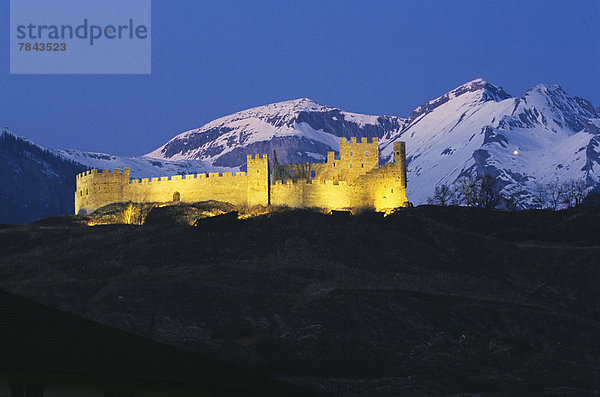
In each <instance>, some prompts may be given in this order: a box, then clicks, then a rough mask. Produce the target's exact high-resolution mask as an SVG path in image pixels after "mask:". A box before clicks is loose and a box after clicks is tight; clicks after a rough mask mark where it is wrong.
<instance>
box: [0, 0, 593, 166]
mask: <svg viewBox="0 0 600 397" xmlns="http://www.w3.org/2000/svg"><path fill="white" fill-rule="evenodd" d="M8 3H9V2H8V1H6V0H5V1H2V2H1V3H0V15H2V16H3V18H2V19H1V20H0V34H1V37H3V39H2V40H0V54H1V55H2V56H1V57H0V126H2V127H8V128H10V129H11V130H12V131H14V132H15V133H17V134H19V135H22V136H26V137H28V138H30V139H32V140H34V141H36V142H39V143H40V144H42V145H45V146H47V147H52V148H76V149H81V150H89V151H99V152H106V153H112V154H117V155H140V154H144V153H147V152H149V151H151V150H153V149H155V148H156V147H158V146H160V145H162V144H163V143H164V142H166V141H167V140H168V139H170V138H171V137H173V136H174V135H176V134H178V133H181V132H183V131H185V130H188V129H192V128H197V127H200V126H201V125H203V124H205V123H207V122H209V121H211V120H213V119H215V118H217V117H221V116H224V115H227V114H231V113H233V112H236V111H239V110H243V109H246V108H249V107H253V106H258V105H264V104H267V103H272V102H277V101H282V100H287V99H294V98H300V97H308V98H311V99H314V100H316V101H317V102H319V103H322V104H324V105H330V106H336V107H339V108H341V109H344V110H347V111H351V112H357V113H367V114H391V115H398V116H403V117H406V116H408V115H409V114H410V112H411V111H412V109H413V108H415V107H417V106H419V105H421V104H422V103H423V102H426V101H428V100H430V99H433V98H435V97H437V96H439V95H442V94H444V93H445V92H447V91H449V90H451V89H452V88H454V87H456V86H458V85H460V84H463V83H465V82H467V81H469V80H472V79H475V78H478V77H481V78H484V79H485V80H487V81H489V82H491V83H493V84H495V85H499V86H502V87H504V89H505V90H506V91H507V92H508V93H510V94H511V95H513V96H519V95H522V94H523V93H524V92H525V91H526V90H527V89H528V88H531V87H533V86H534V85H536V84H538V83H548V84H559V85H561V86H562V87H563V89H564V90H565V91H567V93H569V94H570V95H573V96H580V97H583V98H586V99H588V100H590V101H592V103H593V104H594V105H595V106H600V78H599V77H598V71H599V70H600V40H599V39H598V37H599V27H600V1H597V0H592V1H585V0H578V1H528V2H523V1H443V2H442V1H410V2H409V1H399V0H398V1H391V0H390V1H350V0H346V1H323V0H321V1H311V0H302V1H292V0H290V1H275V0H272V1H252V0H247V1H241V0H240V1H211V2H206V1H198V0H177V1H172V0H153V1H152V74H151V75H10V74H9V57H8V54H9V48H8V37H9V5H8Z"/></svg>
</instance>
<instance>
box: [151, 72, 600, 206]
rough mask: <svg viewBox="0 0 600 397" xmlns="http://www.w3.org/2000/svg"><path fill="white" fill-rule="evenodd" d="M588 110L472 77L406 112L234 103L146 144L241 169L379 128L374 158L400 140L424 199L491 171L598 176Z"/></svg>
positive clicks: (518, 186) (503, 175) (304, 158)
mask: <svg viewBox="0 0 600 397" xmlns="http://www.w3.org/2000/svg"><path fill="white" fill-rule="evenodd" d="M599 117H600V115H599V114H598V111H597V110H596V109H594V107H593V106H592V104H591V103H590V102H588V101H586V100H584V99H582V98H578V97H570V96H569V95H567V94H566V93H565V92H564V91H563V90H562V89H561V88H560V87H559V86H555V85H552V86H545V85H542V84H540V85H538V86H536V87H534V88H532V89H531V90H529V91H527V92H526V93H525V95H523V96H521V97H518V98H513V97H511V95H509V94H508V93H506V92H505V91H504V90H503V89H502V88H501V87H496V86H494V85H492V84H490V83H488V82H486V81H483V80H482V79H476V80H473V81H470V82H468V83H466V84H463V85H461V86H459V87H457V88H455V89H454V90H452V91H450V92H448V93H446V94H444V95H442V96H440V97H439V98H437V99H434V100H432V101H429V102H427V103H425V104H424V105H422V106H419V107H418V108H417V109H415V110H414V111H413V112H412V114H411V115H410V116H409V117H408V118H407V119H404V118H401V117H395V116H369V115H362V114H355V113H348V112H345V111H342V110H340V109H336V108H332V107H327V106H323V105H320V104H318V103H316V102H314V101H311V100H310V99H307V98H302V99H297V100H292V101H286V102H279V103H274V104H271V105H266V106H260V107H256V108H252V109H248V110H244V111H241V112H238V113H235V114H232V115H230V116H226V117H222V118H220V119H217V120H215V121H212V122H210V123H208V124H206V125H204V126H202V127H200V128H198V129H194V130H190V131H187V132H184V133H182V134H180V135H177V136H176V137H174V138H173V139H171V140H170V141H169V142H167V143H166V144H164V145H163V146H161V147H160V148H158V149H156V150H154V151H153V152H151V153H149V154H147V155H146V156H145V157H150V158H153V159H157V160H161V161H164V160H178V161H183V160H186V161H190V160H199V161H202V162H203V164H204V165H205V166H207V167H210V166H213V167H215V166H221V167H232V168H239V169H244V165H245V159H246V155H247V154H252V153H272V151H273V149H275V150H277V153H278V158H279V161H280V162H281V163H290V162H294V163H299V162H315V161H322V160H323V159H324V158H325V155H326V153H327V151H330V150H333V151H337V149H338V137H340V136H346V137H349V136H357V137H374V136H377V137H379V138H380V142H381V162H382V163H385V162H386V161H388V160H389V159H390V158H391V149H392V145H391V143H392V142H393V141H395V140H403V141H406V142H407V156H408V180H409V183H408V192H407V195H408V197H409V199H410V200H411V201H412V202H413V203H415V204H421V203H424V202H426V200H427V198H428V197H430V196H431V195H432V194H433V190H434V188H435V186H436V185H438V184H442V183H444V184H448V185H452V184H453V183H454V182H456V180H457V179H458V178H459V177H461V176H465V175H472V176H475V175H483V174H485V173H488V174H491V175H493V176H495V177H496V178H498V181H499V185H500V186H501V187H502V188H503V190H504V192H505V193H514V192H516V191H517V190H518V191H524V192H525V194H524V197H522V198H523V199H524V201H525V202H527V201H528V200H529V199H530V198H529V197H528V195H527V192H532V191H533V189H534V184H535V182H539V183H541V184H545V183H548V182H549V181H554V180H556V179H558V180H560V181H564V180H569V179H585V180H586V181H587V183H588V185H589V186H595V185H597V184H598V182H599V181H600V168H599V167H600V166H599V165H598V163H599V161H600V158H599V154H598V152H599V151H600V137H599V133H598V126H599V125H600V121H599V119H598V118H599Z"/></svg>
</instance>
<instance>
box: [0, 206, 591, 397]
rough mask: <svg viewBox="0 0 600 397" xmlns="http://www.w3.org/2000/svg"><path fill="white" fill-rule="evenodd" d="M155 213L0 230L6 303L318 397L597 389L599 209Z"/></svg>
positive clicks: (174, 209)
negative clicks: (140, 221)
mask: <svg viewBox="0 0 600 397" xmlns="http://www.w3.org/2000/svg"><path fill="white" fill-rule="evenodd" d="M159 210H161V216H154V221H153V222H148V224H147V225H144V226H132V225H104V226H95V227H87V226H82V225H77V224H76V222H73V221H72V220H74V219H77V217H67V218H55V219H53V220H52V219H50V220H46V221H45V222H43V223H38V224H34V225H29V226H21V227H15V226H13V227H4V228H0V280H1V281H0V288H2V289H4V290H7V291H10V292H13V293H16V294H20V295H23V296H26V297H29V298H32V299H35V300H38V301H40V302H43V303H46V304H49V305H51V306H54V307H57V308H60V309H63V310H68V311H71V312H73V313H76V314H78V315H82V316H84V317H88V318H91V319H93V320H96V321H99V322H102V323H105V324H108V325H112V326H116V327H118V328H121V329H124V330H127V331H130V332H134V333H137V334H140V335H143V336H148V337H151V338H153V339H156V340H159V341H162V342H165V343H169V344H173V345H175V346H178V347H181V348H184V349H188V350H190V351H195V352H199V353H203V354H207V355H209V356H211V357H214V358H217V359H219V360H221V361H225V362H229V363H234V364H236V365H241V366H243V367H246V368H252V369H254V370H259V371H262V372H265V373H267V374H270V375H273V376H276V377H279V378H283V379H286V380H290V381H292V382H294V383H297V384H300V385H303V386H305V387H308V388H310V389H312V390H315V391H317V392H318V393H319V394H321V395H345V396H348V395H356V396H358V395H361V396H362V395H405V394H408V393H414V394H417V395H423V394H427V393H428V394H429V395H453V394H456V393H471V394H475V393H479V394H478V395H481V396H492V395H497V393H500V394H504V395H506V394H513V395H514V394H519V395H536V396H537V395H565V394H568V395H573V396H577V395H581V396H583V395H590V394H593V393H597V392H598V390H600V377H599V375H598V374H600V367H599V364H598V363H599V362H600V342H599V341H600V324H599V323H598V318H599V314H600V293H599V292H598V288H597V285H596V284H597V280H598V279H600V268H599V267H598V265H597V258H598V255H599V254H600V247H599V246H598V244H597V236H598V234H599V233H600V212H599V211H598V210H597V209H589V208H575V209H570V210H565V211H558V212H551V211H523V212H518V213H513V212H500V211H492V210H484V209H477V208H460V207H431V206H422V207H416V208H407V209H402V210H400V211H398V212H396V213H395V214H392V215H390V216H387V217H385V218H384V217H383V216H381V215H380V214H377V213H369V212H366V213H363V214H361V215H356V216H348V215H344V214H336V215H333V216H332V215H326V214H322V213H317V212H311V211H282V212H276V213H270V214H265V215H262V216H258V217H253V218H249V219H246V220H236V219H235V218H234V217H227V216H226V217H224V218H223V217H216V218H208V219H204V220H203V221H202V222H198V223H197V226H196V227H190V226H182V225H178V223H182V222H178V221H177V219H182V218H185V217H186V216H187V215H186V214H188V213H189V212H188V210H187V209H186V206H183V205H182V206H172V207H169V208H168V211H165V210H164V209H162V208H161V209H159ZM223 210H225V211H226V210H227V208H225V207H223ZM152 211H154V210H152ZM152 211H151V212H152ZM178 211H181V214H179V213H178ZM109 212H110V211H107V212H106V214H109ZM150 215H151V214H148V217H149V218H150Z"/></svg>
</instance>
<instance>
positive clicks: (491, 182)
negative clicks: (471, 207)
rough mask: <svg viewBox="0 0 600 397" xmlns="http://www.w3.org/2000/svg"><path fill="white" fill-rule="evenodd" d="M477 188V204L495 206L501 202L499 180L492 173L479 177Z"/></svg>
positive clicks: (487, 206) (486, 206) (485, 206)
mask: <svg viewBox="0 0 600 397" xmlns="http://www.w3.org/2000/svg"><path fill="white" fill-rule="evenodd" d="M477 188H478V191H477V193H478V194H477V203H476V205H477V206H479V207H483V208H494V207H496V206H497V205H498V204H499V203H500V192H499V190H498V181H497V180H496V178H494V177H493V176H491V175H490V174H485V175H483V176H482V177H481V178H479V180H478V183H477Z"/></svg>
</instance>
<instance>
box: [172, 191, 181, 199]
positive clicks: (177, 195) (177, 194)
mask: <svg viewBox="0 0 600 397" xmlns="http://www.w3.org/2000/svg"><path fill="white" fill-rule="evenodd" d="M173 201H181V194H179V192H175V193H173Z"/></svg>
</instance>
